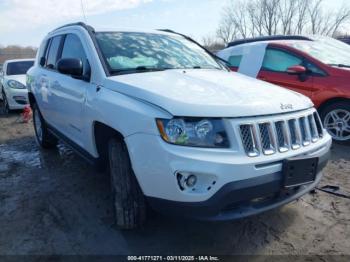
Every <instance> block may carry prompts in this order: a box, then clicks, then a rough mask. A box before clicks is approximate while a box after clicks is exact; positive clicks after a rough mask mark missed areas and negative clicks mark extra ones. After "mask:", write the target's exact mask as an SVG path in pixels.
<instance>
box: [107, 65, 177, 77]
mask: <svg viewBox="0 0 350 262" xmlns="http://www.w3.org/2000/svg"><path fill="white" fill-rule="evenodd" d="M170 69H174V68H170V67H169V68H168V67H158V68H157V67H146V66H138V67H135V68H121V69H112V70H110V73H111V74H113V75H115V74H131V73H145V72H156V71H165V70H170Z"/></svg>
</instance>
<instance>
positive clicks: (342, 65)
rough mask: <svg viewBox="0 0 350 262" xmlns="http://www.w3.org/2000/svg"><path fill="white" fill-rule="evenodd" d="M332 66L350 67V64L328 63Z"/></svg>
mask: <svg viewBox="0 0 350 262" xmlns="http://www.w3.org/2000/svg"><path fill="white" fill-rule="evenodd" d="M328 65H330V66H336V67H344V68H350V65H344V64H328Z"/></svg>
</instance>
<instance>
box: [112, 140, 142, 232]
mask: <svg viewBox="0 0 350 262" xmlns="http://www.w3.org/2000/svg"><path fill="white" fill-rule="evenodd" d="M108 152H109V164H110V174H111V184H112V192H113V198H114V199H113V200H114V210H115V219H116V224H117V226H118V227H119V228H121V229H133V228H137V227H139V226H141V225H143V224H144V222H145V220H146V201H145V197H144V195H143V193H142V190H141V188H140V186H139V184H138V182H137V179H136V176H135V174H134V172H133V170H132V166H131V162H130V158H129V153H128V150H127V147H126V144H125V143H124V141H123V140H122V139H119V138H112V139H111V140H110V141H109V143H108Z"/></svg>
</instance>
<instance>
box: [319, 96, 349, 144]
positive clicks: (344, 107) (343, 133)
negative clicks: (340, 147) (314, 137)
mask: <svg viewBox="0 0 350 262" xmlns="http://www.w3.org/2000/svg"><path fill="white" fill-rule="evenodd" d="M320 113H321V114H320V115H321V118H322V121H323V125H324V127H325V128H326V129H327V131H328V133H329V134H330V135H331V136H332V138H333V139H334V140H335V141H336V142H350V102H338V103H334V104H331V105H328V106H327V107H325V108H324V109H323V110H322V111H321V112H320Z"/></svg>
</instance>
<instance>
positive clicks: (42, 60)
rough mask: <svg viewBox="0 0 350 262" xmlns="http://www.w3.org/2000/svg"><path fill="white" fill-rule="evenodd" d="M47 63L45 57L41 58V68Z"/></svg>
mask: <svg viewBox="0 0 350 262" xmlns="http://www.w3.org/2000/svg"><path fill="white" fill-rule="evenodd" d="M45 63H46V58H45V57H41V58H40V61H39V64H40V65H41V66H44V65H45Z"/></svg>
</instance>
